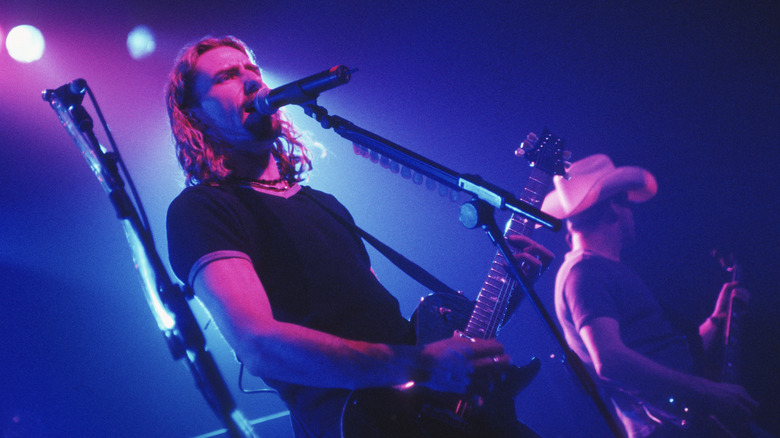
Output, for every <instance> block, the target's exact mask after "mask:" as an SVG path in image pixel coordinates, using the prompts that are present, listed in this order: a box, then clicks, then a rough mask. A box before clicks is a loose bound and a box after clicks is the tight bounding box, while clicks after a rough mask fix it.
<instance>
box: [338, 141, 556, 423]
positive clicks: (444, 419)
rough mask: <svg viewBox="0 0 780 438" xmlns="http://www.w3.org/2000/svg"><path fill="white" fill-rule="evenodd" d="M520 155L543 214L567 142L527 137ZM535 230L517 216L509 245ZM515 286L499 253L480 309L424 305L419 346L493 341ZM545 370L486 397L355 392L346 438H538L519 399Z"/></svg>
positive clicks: (525, 373)
mask: <svg viewBox="0 0 780 438" xmlns="http://www.w3.org/2000/svg"><path fill="white" fill-rule="evenodd" d="M527 140H528V141H526V142H524V143H523V145H522V146H521V148H520V149H518V151H516V155H520V156H524V157H525V158H526V159H528V161H529V162H530V165H531V167H532V169H531V175H530V177H529V180H528V183H527V184H526V187H525V189H524V191H523V194H522V196H521V198H520V199H521V200H522V201H524V202H526V203H528V204H531V205H533V206H535V207H537V208H538V207H540V206H541V204H542V201H543V200H544V196H545V195H546V194H547V192H548V191H549V187H550V185H551V183H552V177H553V176H554V175H563V174H564V173H565V167H566V163H565V161H564V158H566V159H568V157H565V155H566V153H565V152H564V151H563V150H562V147H563V144H564V142H563V141H562V140H561V139H560V138H558V137H556V136H554V135H553V134H551V133H550V132H549V131H547V130H545V131H544V132H543V133H542V135H541V136H540V137H539V138H538V139H537V138H536V136H532V135H529V138H528V139H527ZM534 226H535V224H534V223H533V222H531V221H530V220H528V219H526V218H524V217H519V216H518V215H517V214H513V215H512V217H511V218H510V219H509V221H508V223H507V228H506V231H505V233H504V235H505V237H506V236H510V235H514V234H523V235H526V236H528V235H530V234H531V232H532V231H533V229H534ZM515 286H516V282H515V279H514V277H513V276H512V275H511V274H510V272H509V270H508V268H507V266H506V261H505V260H504V257H503V256H502V255H501V252H500V251H498V252H497V254H496V257H495V258H494V260H493V263H492V265H491V268H490V273H489V274H488V278H487V280H486V281H485V283H484V285H483V286H482V289H481V290H480V293H479V295H478V297H477V299H476V302H472V301H470V300H469V299H467V298H466V297H464V296H463V295H460V294H441V293H439V294H432V295H429V296H428V297H426V298H424V299H423V300H422V302H421V303H420V305H419V306H418V308H417V311H416V314H415V317H414V319H416V324H417V340H418V344H420V345H425V344H428V343H431V342H434V341H438V340H441V339H444V338H447V337H450V336H452V334H453V332H454V331H455V330H460V331H461V332H462V333H464V335H465V336H468V337H471V338H480V339H490V338H494V337H495V336H496V335H497V333H498V331H499V329H500V327H501V324H502V323H503V322H504V321H505V319H506V316H507V315H508V314H510V313H511V311H512V310H513V309H514V307H515V306H516V305H517V302H518V297H513V296H512V292H513V291H514V289H515ZM539 367H540V362H539V360H538V359H536V358H534V359H533V360H531V362H529V363H528V364H527V365H525V366H523V367H516V366H513V367H511V368H510V370H509V371H508V372H506V373H505V374H503V375H502V376H500V377H498V378H496V379H491V380H490V381H489V382H487V384H486V385H483V386H485V387H489V388H490V390H489V391H486V393H485V394H483V395H474V396H469V397H465V396H460V395H455V394H450V393H442V392H437V391H433V390H430V389H428V388H425V387H422V386H420V385H412V386H411V387H409V388H406V389H398V388H372V389H363V390H357V391H354V392H352V394H351V395H350V397H349V399H348V400H347V402H346V403H345V405H344V410H343V413H342V419H341V424H342V436H343V437H344V438H390V437H409V438H444V437H446V438H476V437H518V436H536V435H535V434H534V433H533V432H532V431H531V430H530V429H529V428H527V427H526V426H524V425H523V424H522V423H520V422H518V421H517V415H516V412H515V403H514V397H515V395H517V393H518V392H519V391H520V390H521V389H522V388H524V387H525V386H527V385H528V384H529V383H530V382H531V380H532V379H533V378H534V377H535V375H536V373H537V372H538V370H539Z"/></svg>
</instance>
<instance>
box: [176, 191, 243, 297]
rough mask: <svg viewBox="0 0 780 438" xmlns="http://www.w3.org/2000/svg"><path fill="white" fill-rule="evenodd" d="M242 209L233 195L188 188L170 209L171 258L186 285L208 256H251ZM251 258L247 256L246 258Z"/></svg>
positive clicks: (177, 274) (178, 275) (177, 273)
mask: <svg viewBox="0 0 780 438" xmlns="http://www.w3.org/2000/svg"><path fill="white" fill-rule="evenodd" d="M242 222H243V221H242V217H241V211H240V207H238V204H237V203H236V202H233V200H231V198H230V195H229V194H227V193H225V192H222V191H220V190H219V189H217V188H212V187H190V188H188V189H185V190H184V191H183V192H182V193H181V194H180V195H179V196H178V197H177V198H176V199H174V200H173V202H172V203H171V205H170V206H169V208H168V216H167V221H166V228H167V234H168V256H169V259H170V262H171V268H172V269H173V272H174V273H175V274H176V276H177V277H178V278H179V279H180V280H181V281H182V282H185V283H188V284H189V281H190V280H191V278H190V277H191V275H190V273H191V270H192V269H193V267H195V266H196V264H197V263H198V262H199V261H201V263H200V265H201V267H202V260H207V259H208V257H207V256H208V255H210V254H214V253H219V254H226V253H234V254H237V255H241V254H248V253H249V249H248V248H247V246H246V242H247V238H246V233H245V232H244V230H243V226H242ZM247 257H248V256H247Z"/></svg>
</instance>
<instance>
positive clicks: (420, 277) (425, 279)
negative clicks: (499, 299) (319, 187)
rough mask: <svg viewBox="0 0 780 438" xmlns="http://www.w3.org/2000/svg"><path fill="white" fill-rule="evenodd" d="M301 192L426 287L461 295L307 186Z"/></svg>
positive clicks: (439, 291) (435, 290)
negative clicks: (340, 214)
mask: <svg viewBox="0 0 780 438" xmlns="http://www.w3.org/2000/svg"><path fill="white" fill-rule="evenodd" d="M300 193H301V194H302V195H304V196H306V197H307V198H308V199H309V200H311V201H312V202H314V203H315V204H317V205H318V206H319V207H320V208H321V209H323V210H324V211H325V212H326V213H328V214H329V215H331V216H333V218H334V219H336V220H337V221H338V222H339V223H340V224H342V225H343V226H344V227H346V228H347V229H348V230H351V231H353V232H354V233H356V234H357V235H358V236H360V237H362V238H363V240H365V241H366V242H368V243H370V244H371V246H373V247H374V248H376V249H377V250H378V251H379V252H380V253H382V255H384V256H385V257H387V259H388V260H390V261H391V262H393V264H395V265H396V266H398V268H400V269H401V270H402V271H404V272H405V273H406V275H408V276H410V277H412V278H413V279H414V280H415V281H417V282H418V283H420V284H422V285H423V286H425V287H426V288H428V289H430V290H432V291H434V292H438V293H445V294H456V295H459V293H458V292H457V291H455V289H452V288H451V287H449V286H447V285H446V284H444V283H443V282H442V281H441V280H439V279H438V278H436V277H434V276H433V274H431V273H430V272H428V271H426V270H425V269H423V268H422V267H420V265H418V264H416V263H414V262H413V261H411V260H409V259H408V258H406V257H405V256H404V255H403V254H401V253H399V252H398V251H396V250H394V249H393V248H390V247H389V246H387V245H385V244H384V243H382V241H380V240H379V239H377V238H376V237H374V236H372V235H371V234H369V233H368V232H367V231H365V230H364V229H362V228H360V227H358V226H357V225H355V224H354V223H352V222H350V221H348V220H346V219H344V218H343V217H341V216H339V215H338V214H336V213H335V212H334V211H333V210H331V209H330V208H328V207H326V206H325V205H323V204H322V203H321V202H319V201H318V200H316V199H315V198H314V197H313V196H311V195H309V194H308V192H307V190H305V188H304V190H301V191H300Z"/></svg>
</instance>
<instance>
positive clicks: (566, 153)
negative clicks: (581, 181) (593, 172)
mask: <svg viewBox="0 0 780 438" xmlns="http://www.w3.org/2000/svg"><path fill="white" fill-rule="evenodd" d="M561 156H562V157H563V159H564V160H566V161H567V163H566V167H569V165H571V163H568V161H569V160H570V159H571V151H563V153H562V154H561Z"/></svg>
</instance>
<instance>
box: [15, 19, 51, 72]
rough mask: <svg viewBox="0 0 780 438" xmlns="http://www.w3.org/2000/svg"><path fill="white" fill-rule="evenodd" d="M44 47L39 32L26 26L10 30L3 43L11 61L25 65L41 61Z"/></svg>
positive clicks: (32, 27)
mask: <svg viewBox="0 0 780 438" xmlns="http://www.w3.org/2000/svg"><path fill="white" fill-rule="evenodd" d="M45 46H46V44H45V43H44V41H43V34H42V33H41V31H40V30H38V29H37V28H35V27H34V26H30V25H28V24H23V25H21V26H16V27H14V28H13V29H11V31H10V32H8V38H7V39H6V41H5V47H6V49H8V54H9V55H11V57H12V58H13V59H15V60H17V61H19V62H25V63H29V62H34V61H37V60H39V59H41V57H42V56H43V50H44V48H45Z"/></svg>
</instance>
